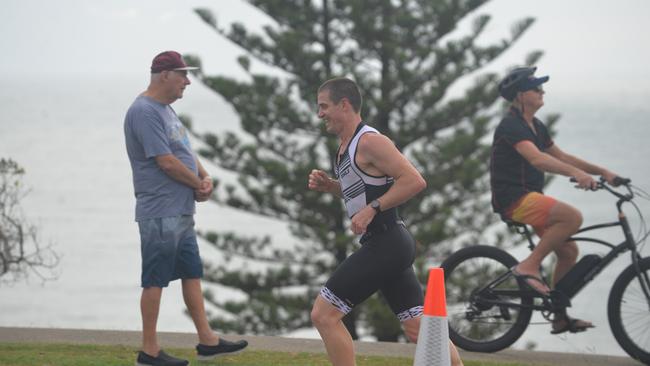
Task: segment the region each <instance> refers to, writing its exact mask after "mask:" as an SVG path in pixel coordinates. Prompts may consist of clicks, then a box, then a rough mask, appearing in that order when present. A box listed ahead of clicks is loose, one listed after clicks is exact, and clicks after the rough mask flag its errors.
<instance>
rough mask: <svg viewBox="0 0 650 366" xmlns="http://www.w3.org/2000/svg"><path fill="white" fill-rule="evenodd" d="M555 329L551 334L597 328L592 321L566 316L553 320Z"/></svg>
mask: <svg viewBox="0 0 650 366" xmlns="http://www.w3.org/2000/svg"><path fill="white" fill-rule="evenodd" d="M552 325H553V330H551V334H560V333H564V332H567V331H568V332H571V333H579V332H584V331H585V330H587V329H588V328H595V326H594V325H593V324H591V322H588V321H586V320H582V319H574V318H570V317H569V316H564V317H563V318H560V319H554V320H553V323H552Z"/></svg>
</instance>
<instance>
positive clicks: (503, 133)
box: [490, 108, 553, 213]
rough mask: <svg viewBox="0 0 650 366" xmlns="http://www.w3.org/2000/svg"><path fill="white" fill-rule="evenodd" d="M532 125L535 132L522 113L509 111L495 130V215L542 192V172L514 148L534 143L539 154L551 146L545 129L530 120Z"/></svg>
mask: <svg viewBox="0 0 650 366" xmlns="http://www.w3.org/2000/svg"><path fill="white" fill-rule="evenodd" d="M533 125H534V126H535V132H536V133H535V132H533V130H532V129H531V128H530V126H529V125H528V123H526V121H525V120H524V119H523V117H522V116H521V112H519V110H517V109H516V108H511V109H510V111H509V112H508V114H507V115H506V116H505V117H504V118H503V119H502V120H501V123H499V125H498V126H497V128H496V130H495V131H494V139H493V141H492V157H491V159H490V185H491V187H492V208H493V209H494V212H498V213H504V211H505V210H507V209H508V208H509V207H510V206H511V205H512V204H513V203H515V202H516V201H517V200H518V199H519V198H521V197H523V196H524V195H525V194H527V193H530V192H540V193H542V189H543V188H544V172H543V171H541V170H539V169H537V168H535V167H534V166H532V165H531V164H530V163H529V162H528V160H526V159H525V158H524V157H523V156H521V154H519V152H517V149H515V145H516V144H517V143H519V142H521V141H526V140H527V141H530V142H532V143H533V144H535V146H537V148H538V149H539V150H540V151H542V152H544V151H546V149H548V148H549V147H551V146H553V140H552V139H551V136H550V134H549V132H548V129H547V128H546V126H545V125H544V124H543V123H542V122H541V121H540V120H538V119H537V118H534V119H533Z"/></svg>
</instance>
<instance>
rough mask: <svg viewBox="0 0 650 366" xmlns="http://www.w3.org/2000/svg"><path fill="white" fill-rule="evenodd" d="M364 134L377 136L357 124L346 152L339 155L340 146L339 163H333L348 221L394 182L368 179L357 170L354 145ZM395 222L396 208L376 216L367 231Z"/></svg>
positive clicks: (374, 131) (391, 178)
mask: <svg viewBox="0 0 650 366" xmlns="http://www.w3.org/2000/svg"><path fill="white" fill-rule="evenodd" d="M366 133H379V131H377V130H376V129H374V128H372V127H370V126H367V125H364V124H363V123H360V124H359V126H358V127H357V130H356V131H355V132H354V136H353V137H352V139H351V140H350V143H349V144H348V147H347V148H346V149H345V151H343V152H341V146H339V150H338V151H337V154H340V157H339V159H338V163H337V161H336V160H335V161H334V170H335V171H334V174H335V175H336V177H337V179H338V181H339V183H340V185H341V192H342V193H343V200H344V201H345V208H346V210H347V213H348V217H352V216H354V215H355V214H356V213H357V212H359V211H360V210H361V209H362V208H364V207H366V206H367V205H368V204H369V203H370V202H371V201H372V200H374V199H377V198H379V197H381V196H382V195H383V194H384V193H386V191H388V189H389V188H390V187H391V186H392V185H393V182H394V179H393V177H389V176H382V177H377V176H373V175H369V174H367V173H365V172H364V171H363V170H361V168H360V167H359V166H357V164H356V152H357V145H358V144H359V139H360V138H361V136H363V135H364V134H366ZM335 159H336V157H335ZM398 219H399V217H398V215H397V208H396V207H393V208H390V209H388V210H386V211H382V212H380V213H378V214H377V215H376V216H375V218H374V219H373V221H372V222H371V223H370V225H368V230H369V231H371V230H373V229H374V228H376V227H379V226H381V225H382V224H394V223H395V222H396V221H397V220H398Z"/></svg>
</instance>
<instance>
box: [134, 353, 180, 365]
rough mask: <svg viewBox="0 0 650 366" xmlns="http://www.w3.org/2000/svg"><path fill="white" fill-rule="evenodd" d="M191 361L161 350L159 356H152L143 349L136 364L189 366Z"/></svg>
mask: <svg viewBox="0 0 650 366" xmlns="http://www.w3.org/2000/svg"><path fill="white" fill-rule="evenodd" d="M189 364H190V362H189V361H188V360H182V359H180V358H176V357H173V356H170V355H168V354H166V353H165V352H164V351H163V350H160V352H159V353H158V356H157V357H153V356H150V355H148V354H146V353H144V352H143V351H140V352H138V359H137V360H136V361H135V366H187V365H189Z"/></svg>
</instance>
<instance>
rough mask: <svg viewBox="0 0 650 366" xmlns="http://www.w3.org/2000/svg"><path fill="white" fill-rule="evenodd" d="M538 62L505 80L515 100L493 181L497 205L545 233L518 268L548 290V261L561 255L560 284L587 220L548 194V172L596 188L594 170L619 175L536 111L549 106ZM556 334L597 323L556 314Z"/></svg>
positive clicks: (496, 149) (503, 87) (504, 91)
mask: <svg viewBox="0 0 650 366" xmlns="http://www.w3.org/2000/svg"><path fill="white" fill-rule="evenodd" d="M536 69H537V68H535V67H521V68H517V69H514V70H513V71H512V72H510V73H509V74H508V75H507V76H506V77H505V78H504V79H503V80H502V81H501V83H500V84H499V93H500V94H501V96H502V97H503V98H505V99H506V100H508V101H509V102H511V103H512V104H511V107H510V110H509V111H508V114H507V115H506V116H505V117H504V118H503V120H502V121H501V123H500V124H499V126H498V127H497V128H496V130H495V132H494V141H493V143H492V159H491V162H490V182H491V186H492V206H493V208H494V211H495V212H497V213H499V214H500V215H501V216H502V218H504V219H507V220H513V221H516V222H520V223H524V224H528V225H531V226H532V227H533V229H534V230H535V232H536V233H537V235H538V236H539V237H540V241H539V244H538V245H537V246H536V247H535V249H534V250H533V251H532V253H531V254H530V255H529V256H528V258H526V259H524V260H523V261H522V262H521V263H519V264H518V265H517V266H516V267H514V268H512V270H511V271H512V273H513V275H515V276H517V277H519V278H521V279H523V280H524V281H525V283H527V284H528V285H529V286H530V287H531V288H532V289H533V290H535V291H537V292H539V293H540V294H542V295H548V294H549V292H550V288H549V286H548V285H547V284H546V283H545V281H544V279H543V278H541V276H540V273H539V268H540V266H541V264H542V260H543V259H544V258H545V257H546V256H547V255H548V254H549V253H551V252H555V254H556V255H557V264H556V266H555V270H554V273H553V284H555V283H557V282H558V281H559V280H560V279H561V278H562V276H564V275H565V274H566V273H567V272H568V271H569V270H570V269H571V267H573V265H574V264H575V263H576V258H577V256H578V246H577V245H576V243H575V242H573V241H571V242H567V241H566V240H567V239H568V238H569V237H570V236H571V235H573V234H575V233H576V232H577V231H578V229H579V228H580V225H582V215H581V214H580V211H578V210H577V209H575V208H574V207H572V206H570V205H568V204H566V203H564V202H560V201H558V200H556V199H555V198H553V197H550V196H547V195H544V194H543V193H542V188H543V187H544V172H548V173H555V174H562V175H565V176H567V177H573V178H575V179H576V181H577V184H578V187H580V188H583V189H590V188H593V187H595V185H596V182H595V181H594V180H593V178H592V177H591V176H590V174H597V175H601V176H602V177H603V178H605V179H606V180H607V182H609V183H610V184H614V178H615V177H616V174H614V173H612V172H610V171H609V170H607V169H605V168H601V167H599V166H596V165H594V164H591V163H588V162H586V161H584V160H582V159H580V158H577V157H575V156H573V155H569V154H567V153H565V152H564V151H562V150H560V148H559V147H558V146H557V144H555V143H553V140H552V139H551V137H550V135H549V133H548V130H547V129H546V126H544V124H543V123H542V122H541V121H540V120H539V119H537V118H535V113H537V111H538V110H539V109H540V108H542V106H543V105H544V90H543V89H542V84H543V83H545V82H547V81H548V79H549V77H548V76H544V77H540V78H536V77H535V76H534V73H535V70H536ZM552 326H553V329H552V331H551V333H553V334H557V333H562V332H566V331H570V332H579V331H583V330H585V329H587V328H590V327H593V325H592V324H591V322H588V321H584V320H580V319H571V318H569V317H568V316H567V315H566V313H564V312H563V313H561V314H556V316H555V318H554V320H553V324H552Z"/></svg>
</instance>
